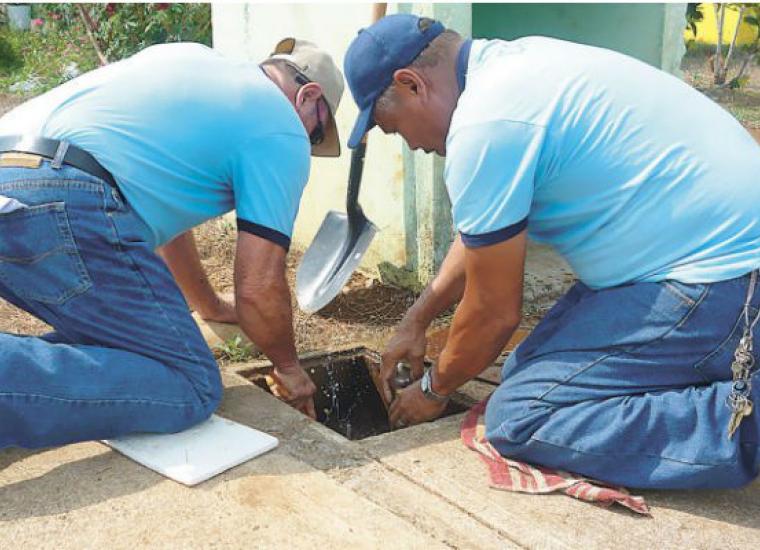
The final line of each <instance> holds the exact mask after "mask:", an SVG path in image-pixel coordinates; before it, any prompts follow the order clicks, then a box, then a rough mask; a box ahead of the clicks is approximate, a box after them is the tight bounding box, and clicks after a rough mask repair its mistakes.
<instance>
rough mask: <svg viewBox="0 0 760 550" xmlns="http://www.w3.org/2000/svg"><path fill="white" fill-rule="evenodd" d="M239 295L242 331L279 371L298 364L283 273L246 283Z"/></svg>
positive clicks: (238, 308) (288, 295)
mask: <svg viewBox="0 0 760 550" xmlns="http://www.w3.org/2000/svg"><path fill="white" fill-rule="evenodd" d="M237 286H238V288H241V287H242V288H244V289H245V290H243V291H242V292H238V294H237V296H236V300H235V303H236V306H237V314H238V322H239V324H240V328H241V329H242V330H243V332H244V333H245V334H246V336H248V338H250V339H251V341H252V342H253V343H254V344H256V346H257V347H258V348H259V349H260V350H261V351H262V352H264V354H265V355H266V356H267V357H268V358H269V359H270V360H271V361H272V364H273V365H274V366H275V367H277V368H282V369H287V368H290V367H292V366H295V365H298V354H297V353H296V347H295V341H294V335H293V313H292V309H291V302H290V289H289V288H288V284H287V281H286V280H285V276H284V274H283V275H282V276H278V277H274V278H271V279H269V278H268V279H267V280H263V281H258V282H256V283H250V282H243V283H242V284H238V285H237Z"/></svg>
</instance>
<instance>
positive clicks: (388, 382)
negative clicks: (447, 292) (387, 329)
mask: <svg viewBox="0 0 760 550" xmlns="http://www.w3.org/2000/svg"><path fill="white" fill-rule="evenodd" d="M426 348H427V338H426V337H425V327H423V326H420V325H417V324H415V323H413V322H411V321H402V322H401V324H400V325H399V326H398V329H396V333H395V334H394V335H393V337H392V338H391V340H390V342H388V345H387V346H386V348H385V351H384V352H383V362H382V366H381V367H380V383H381V384H382V388H380V389H381V392H380V394H381V396H382V397H383V400H384V401H385V404H386V405H388V404H389V403H390V402H391V401H392V400H393V378H394V376H395V375H396V364H397V363H398V362H400V361H403V362H405V363H408V364H409V366H410V367H411V369H412V380H419V379H420V378H422V373H423V369H424V360H425V349H426Z"/></svg>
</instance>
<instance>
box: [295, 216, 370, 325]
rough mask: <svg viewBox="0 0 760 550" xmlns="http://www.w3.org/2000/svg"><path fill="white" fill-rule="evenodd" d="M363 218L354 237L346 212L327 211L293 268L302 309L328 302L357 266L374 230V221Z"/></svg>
mask: <svg viewBox="0 0 760 550" xmlns="http://www.w3.org/2000/svg"><path fill="white" fill-rule="evenodd" d="M363 222H364V223H362V224H361V225H360V228H359V231H358V236H357V238H356V239H351V233H350V230H349V223H348V216H347V215H346V214H344V213H342V212H335V211H330V212H328V214H327V216H325V219H324V221H323V222H322V225H321V226H320V228H319V231H317V234H316V236H315V237H314V240H313V241H312V243H311V245H309V248H308V249H307V250H306V252H305V253H304V255H303V259H302V260H301V265H299V266H298V271H296V299H297V300H298V306H299V307H300V308H301V309H302V310H303V311H305V312H306V313H314V312H315V311H319V310H320V309H322V308H323V307H325V306H326V305H327V304H329V303H330V302H331V301H332V300H333V298H335V297H336V296H337V295H338V293H339V292H340V291H341V289H342V288H343V286H344V285H345V284H346V283H347V282H348V279H349V278H350V277H351V274H352V273H353V272H354V271H355V270H356V268H357V267H359V263H360V262H361V260H362V257H363V256H364V253H365V252H367V249H368V248H369V245H370V243H371V242H372V239H373V238H374V237H375V233H377V227H376V226H375V224H373V223H372V222H371V221H369V220H368V219H366V218H364V219H363ZM352 241H353V243H352ZM349 246H350V247H351V250H347V249H348V247H349Z"/></svg>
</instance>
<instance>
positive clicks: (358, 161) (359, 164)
mask: <svg viewBox="0 0 760 550" xmlns="http://www.w3.org/2000/svg"><path fill="white" fill-rule="evenodd" d="M366 151H367V142H366V141H365V140H362V142H361V143H360V144H359V145H357V147H356V149H354V150H353V151H352V152H351V169H350V170H349V172H348V194H347V196H346V212H347V213H348V217H349V220H350V219H352V218H355V217H358V216H363V215H364V212H362V207H361V206H359V189H360V188H361V184H362V172H363V171H364V153H365V152H366Z"/></svg>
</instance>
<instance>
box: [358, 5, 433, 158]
mask: <svg viewBox="0 0 760 550" xmlns="http://www.w3.org/2000/svg"><path fill="white" fill-rule="evenodd" d="M444 30H446V29H445V28H444V26H443V25H442V24H441V23H440V22H438V21H435V20H433V19H429V18H427V17H418V16H416V15H411V14H408V13H398V14H394V15H388V16H387V17H383V18H382V19H381V20H380V21H378V22H377V23H375V24H374V25H372V26H371V27H368V28H366V29H362V30H361V31H359V35H358V36H357V37H356V38H354V40H353V42H351V45H350V46H349V47H348V51H347V52H346V57H345V61H344V62H343V72H344V74H345V75H346V81H347V82H348V87H349V88H350V89H351V95H352V96H353V97H354V101H356V104H357V105H358V106H359V117H358V118H357V119H356V123H355V124H354V129H353V130H352V132H351V136H350V137H349V138H348V146H349V147H350V148H352V149H353V148H354V147H356V146H357V145H359V143H360V142H361V140H362V138H363V137H364V134H366V133H367V132H368V131H369V130H370V129H372V127H374V126H375V120H374V117H373V111H374V109H375V101H377V98H378V97H380V96H381V95H382V93H383V92H384V91H385V89H386V88H388V86H390V85H391V83H392V82H393V73H394V72H396V71H397V70H399V69H402V68H404V67H407V66H409V65H410V64H411V63H412V61H414V60H415V58H416V57H417V56H418V55H419V54H420V52H422V50H424V49H425V48H426V47H427V46H428V44H430V42H432V41H433V39H434V38H435V37H437V36H438V35H439V34H441V33H442V32H443V31H444Z"/></svg>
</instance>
